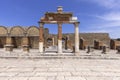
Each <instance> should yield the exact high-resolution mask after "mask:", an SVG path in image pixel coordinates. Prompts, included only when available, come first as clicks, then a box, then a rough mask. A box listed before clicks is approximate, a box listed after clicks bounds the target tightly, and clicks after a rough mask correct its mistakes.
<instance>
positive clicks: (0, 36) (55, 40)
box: [0, 6, 120, 55]
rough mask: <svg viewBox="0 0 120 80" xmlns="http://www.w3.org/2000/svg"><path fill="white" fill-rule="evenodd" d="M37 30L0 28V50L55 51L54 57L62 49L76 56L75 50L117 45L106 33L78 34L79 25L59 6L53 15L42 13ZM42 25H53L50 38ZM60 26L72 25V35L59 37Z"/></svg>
mask: <svg viewBox="0 0 120 80" xmlns="http://www.w3.org/2000/svg"><path fill="white" fill-rule="evenodd" d="M38 23H39V27H37V26H29V27H22V26H13V27H5V26H0V48H5V50H6V51H13V50H14V49H15V48H18V49H23V52H29V50H30V49H39V52H40V54H43V52H45V49H46V48H49V47H51V46H54V47H57V53H58V54H60V53H63V49H65V50H72V52H74V53H75V55H78V54H79V53H80V52H79V50H80V49H82V50H85V49H87V47H88V46H89V47H93V48H94V49H102V48H103V47H104V46H106V47H108V48H111V49H117V47H119V46H120V41H118V40H112V39H110V37H109V34H108V33H79V23H80V22H79V21H78V20H77V17H74V16H73V14H72V13H70V12H63V8H62V7H61V6H60V7H58V9H57V12H46V13H45V15H44V17H42V18H41V19H40V21H39V22H38ZM44 24H57V25H58V34H50V33H49V29H48V28H44ZM62 24H72V25H73V26H74V28H75V33H66V34H64V33H62Z"/></svg>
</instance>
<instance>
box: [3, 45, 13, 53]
mask: <svg viewBox="0 0 120 80" xmlns="http://www.w3.org/2000/svg"><path fill="white" fill-rule="evenodd" d="M4 47H5V50H6V51H10V52H11V51H13V45H5V46H4Z"/></svg>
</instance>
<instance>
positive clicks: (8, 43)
mask: <svg viewBox="0 0 120 80" xmlns="http://www.w3.org/2000/svg"><path fill="white" fill-rule="evenodd" d="M4 47H5V50H6V51H10V52H11V51H13V47H14V46H13V45H12V38H11V37H7V38H6V45H5V46H4Z"/></svg>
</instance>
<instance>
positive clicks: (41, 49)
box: [39, 42, 43, 54]
mask: <svg viewBox="0 0 120 80" xmlns="http://www.w3.org/2000/svg"><path fill="white" fill-rule="evenodd" d="M39 52H40V53H41V54H43V42H39Z"/></svg>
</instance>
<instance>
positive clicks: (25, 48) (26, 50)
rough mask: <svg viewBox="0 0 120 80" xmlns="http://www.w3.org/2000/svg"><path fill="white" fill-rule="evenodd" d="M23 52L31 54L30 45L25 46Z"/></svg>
mask: <svg viewBox="0 0 120 80" xmlns="http://www.w3.org/2000/svg"><path fill="white" fill-rule="evenodd" d="M22 47H23V52H25V53H28V52H29V45H23V46H22Z"/></svg>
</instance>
